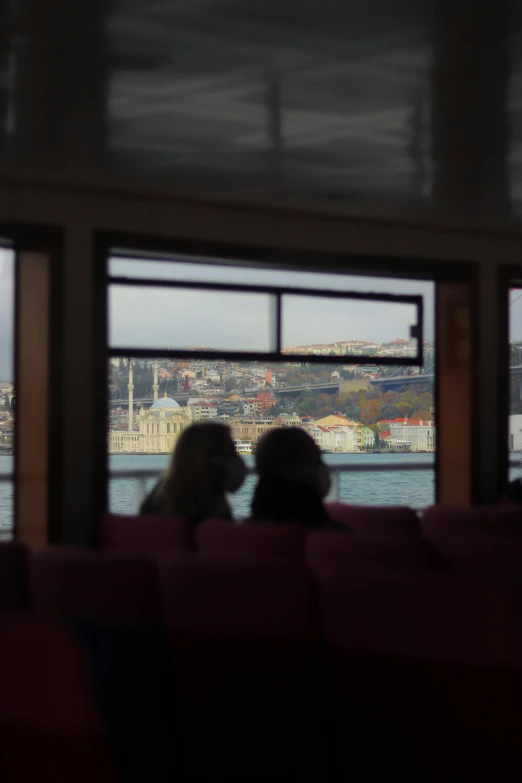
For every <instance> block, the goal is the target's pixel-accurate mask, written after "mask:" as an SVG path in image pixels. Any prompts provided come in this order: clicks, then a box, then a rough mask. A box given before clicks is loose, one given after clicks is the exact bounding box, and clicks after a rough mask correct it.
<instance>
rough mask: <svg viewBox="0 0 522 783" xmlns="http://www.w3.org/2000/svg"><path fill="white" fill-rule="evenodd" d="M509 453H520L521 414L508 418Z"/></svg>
mask: <svg viewBox="0 0 522 783" xmlns="http://www.w3.org/2000/svg"><path fill="white" fill-rule="evenodd" d="M508 448H509V450H510V451H522V414H519V413H517V414H513V415H511V416H510V417H509V445H508Z"/></svg>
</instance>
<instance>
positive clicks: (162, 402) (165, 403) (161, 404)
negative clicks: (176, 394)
mask: <svg viewBox="0 0 522 783" xmlns="http://www.w3.org/2000/svg"><path fill="white" fill-rule="evenodd" d="M159 408H181V405H180V404H179V403H178V402H176V400H173V399H172V397H167V392H165V396H164V397H160V399H159V400H156V402H155V403H153V404H152V405H151V406H150V409H151V410H158V409H159Z"/></svg>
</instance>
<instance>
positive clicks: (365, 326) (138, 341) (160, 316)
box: [0, 250, 522, 380]
mask: <svg viewBox="0 0 522 783" xmlns="http://www.w3.org/2000/svg"><path fill="white" fill-rule="evenodd" d="M110 271H111V273H112V274H113V275H121V276H131V277H143V276H148V277H151V278H158V279H162V278H163V279H166V278H167V279H174V278H175V279H178V280H201V281H207V282H231V283H244V284H252V285H256V284H259V285H262V284H265V285H267V284H268V285H275V286H277V285H281V286H292V287H303V288H316V289H325V290H354V291H372V292H381V293H383V292H385V293H395V294H421V295H422V296H423V297H424V308H425V316H424V331H425V337H426V338H427V339H433V335H434V312H433V311H434V291H435V287H434V284H433V283H431V282H428V281H422V280H410V279H408V280H399V279H389V278H376V277H362V276H353V275H339V274H335V275H332V274H328V273H317V272H297V273H296V272H288V271H284V270H272V269H256V268H253V267H241V268H240V269H238V268H237V267H232V266H228V267H227V266H218V265H211V264H203V263H184V262H183V261H181V260H179V261H177V263H172V262H168V261H167V262H166V261H151V260H138V261H136V260H132V259H113V260H112V261H111V263H110ZM521 305H522V300H521V304H520V305H518V306H516V310H515V309H513V311H512V312H513V314H515V315H517V318H516V319H515V321H516V328H517V330H518V334H519V337H520V339H522V306H521ZM271 307H272V304H271V302H270V298H269V297H267V296H265V295H258V294H243V293H240V294H238V293H233V294H221V293H219V294H216V293H215V292H212V293H209V292H192V291H187V290H183V291H181V290H179V289H178V290H172V289H171V290H168V289H146V288H130V287H123V286H120V287H118V286H114V287H113V288H112V290H111V292H110V293H109V341H110V344H111V345H113V346H121V347H127V346H128V347H135V348H139V347H141V348H172V349H175V348H180V349H182V348H194V347H198V346H205V347H213V348H222V349H227V348H228V349H236V350H241V349H252V350H270V348H271V347H272V345H271V339H272V335H271V320H270V315H271ZM514 307H515V306H514ZM414 320H415V309H414V308H413V307H412V306H411V305H402V304H401V305H397V304H393V305H390V304H382V303H375V302H356V301H353V300H332V299H327V298H318V299H316V298H310V297H289V298H285V300H284V302H283V347H296V346H298V345H308V344H311V343H331V342H336V341H338V340H347V339H360V340H368V341H370V342H377V343H382V342H385V341H388V340H391V339H394V338H396V337H402V338H405V339H407V338H408V337H409V327H410V325H411V324H412V323H413V322H414ZM13 321H14V254H13V252H12V251H10V250H0V380H12V379H13V374H14V371H13V351H12V344H13ZM513 339H516V338H513Z"/></svg>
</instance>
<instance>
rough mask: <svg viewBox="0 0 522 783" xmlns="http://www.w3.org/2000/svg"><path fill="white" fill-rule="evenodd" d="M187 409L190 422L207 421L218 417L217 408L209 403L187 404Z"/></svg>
mask: <svg viewBox="0 0 522 783" xmlns="http://www.w3.org/2000/svg"><path fill="white" fill-rule="evenodd" d="M187 408H188V409H189V411H190V417H191V419H192V421H208V420H209V419H217V416H218V406H217V405H214V404H213V403H211V402H202V401H199V402H194V403H192V404H190V403H189V404H188V405H187Z"/></svg>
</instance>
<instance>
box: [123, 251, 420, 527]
mask: <svg viewBox="0 0 522 783" xmlns="http://www.w3.org/2000/svg"><path fill="white" fill-rule="evenodd" d="M109 273H110V276H111V277H112V278H113V280H112V281H111V278H109V280H108V284H109V289H110V293H109V300H108V301H109V324H110V327H109V342H110V347H109V377H110V381H109V414H110V415H109V438H108V443H109V452H110V459H109V464H110V470H111V481H110V492H109V497H110V510H111V511H113V512H119V513H135V512H136V510H137V508H138V506H139V502H140V500H141V499H142V498H143V496H144V493H145V492H147V491H150V489H151V488H152V487H153V486H154V482H155V481H156V480H157V477H158V476H159V475H160V474H161V472H162V471H164V470H165V469H166V468H167V466H168V464H169V459H170V452H171V449H172V446H173V444H175V442H176V441H177V437H169V438H168V440H167V438H166V437H165V433H167V432H171V433H174V435H175V436H178V435H179V433H180V432H181V431H182V429H183V428H184V427H186V426H188V425H189V424H190V423H191V422H193V421H195V420H198V419H203V418H205V419H208V418H209V410H213V408H209V405H212V406H215V408H216V412H217V417H218V420H223V421H226V422H227V424H228V426H229V427H230V428H231V431H232V434H233V436H234V437H235V438H236V439H237V440H238V441H241V443H238V444H237V446H238V450H240V451H241V453H242V454H243V455H244V458H245V460H246V462H247V464H248V465H249V467H252V468H253V467H254V455H253V452H254V451H255V448H256V445H257V442H258V440H259V438H260V437H262V435H263V434H264V433H265V432H266V431H270V430H271V429H272V428H274V427H281V426H288V427H291V426H301V427H303V428H304V429H306V430H307V431H308V433H309V434H310V436H311V437H312V438H313V439H314V440H315V441H316V443H317V444H318V445H319V446H320V447H321V448H322V450H323V452H324V458H325V460H326V462H327V463H328V465H329V467H330V468H331V471H332V475H333V477H334V481H333V490H332V494H331V497H330V499H340V500H342V501H345V502H351V503H371V504H377V505H382V504H399V505H410V506H413V507H415V508H420V507H423V506H426V505H429V504H430V503H433V502H434V500H435V482H434V468H435V455H434V449H435V426H434V422H435V410H434V396H433V390H434V361H435V346H434V298H435V297H434V293H435V285H434V283H432V282H430V281H420V280H411V279H408V280H403V279H391V278H382V277H362V276H354V275H339V274H331V273H328V272H325V273H317V272H313V273H312V272H291V271H288V270H282V269H269V268H268V269H267V268H265V269H259V268H256V267H253V266H248V265H244V266H241V265H238V264H237V263H236V264H229V265H224V264H223V263H222V262H221V263H219V264H217V263H202V262H201V261H200V262H199V263H191V262H190V261H189V260H187V259H185V260H183V259H174V260H169V261H166V260H157V259H137V258H131V259H126V258H123V257H118V258H113V259H111V260H110V263H109ZM126 279H132V280H133V283H132V284H131V285H125V280H126ZM143 280H147V281H148V282H147V283H146V284H145V285H141V284H140V281H143ZM156 280H158V281H163V282H165V281H170V282H174V283H176V282H177V283H187V284H190V285H192V284H193V283H202V284H203V285H204V284H208V283H210V284H219V285H223V284H225V283H227V284H228V283H229V284H231V285H232V286H237V284H238V282H240V283H241V284H248V285H255V286H259V287H260V288H262V287H263V286H265V287H266V288H267V292H266V293H263V292H262V291H261V292H259V293H252V292H251V291H248V292H247V291H240V292H239V291H230V292H227V291H214V290H213V291H211V292H209V291H206V290H199V289H197V290H194V289H192V288H190V287H189V288H186V289H181V288H176V287H173V288H169V287H161V286H156V285H155V284H154V281H156ZM151 281H152V282H151ZM274 287H279V289H281V291H282V292H283V293H281V294H280V303H281V308H280V326H281V330H280V338H281V340H280V345H281V348H282V350H283V351H285V350H288V349H290V348H293V347H296V346H298V347H300V348H302V349H304V350H303V352H302V353H300V354H298V358H297V359H296V355H295V354H294V355H288V354H286V355H285V354H284V353H282V354H281V355H279V356H277V357H274V356H272V357H267V356H263V357H261V356H259V355H255V356H249V350H250V349H252V351H254V352H255V351H260V352H265V351H267V352H268V351H272V350H273V347H274V312H277V311H275V310H274V306H273V305H274V302H273V299H274V294H273V289H274ZM285 288H287V289H288V290H289V291H290V293H284V289H285ZM299 288H302V289H303V291H307V290H308V291H310V290H311V289H314V294H315V292H321V291H325V292H326V291H329V292H335V293H336V294H338V293H340V292H346V293H348V294H349V293H350V292H363V293H366V292H373V293H378V294H384V295H386V296H388V295H391V300H390V301H388V300H383V299H381V300H375V299H373V298H372V299H354V298H350V297H346V298H337V296H334V297H333V298H329V297H327V296H326V295H325V296H321V295H320V293H318V294H317V295H314V296H310V295H306V296H305V295H301V294H299V292H298V290H297V289H299ZM187 294H190V297H189V299H187V298H186V297H187ZM143 297H145V298H146V302H145V300H144V299H143ZM201 297H203V299H202V298H201ZM229 297H231V298H230V299H229ZM394 297H403V299H404V298H405V297H409V298H410V300H408V301H403V299H396V298H394ZM415 297H421V298H422V304H423V324H422V326H423V338H424V340H423V345H422V349H423V356H424V365H423V366H422V367H419V366H414V365H413V364H412V358H413V357H414V356H415V354H416V351H417V349H418V347H419V346H418V345H417V344H416V342H417V341H416V338H415V337H414V336H413V337H412V332H411V327H412V326H413V327H414V326H415V325H416V321H417V317H418V313H419V310H418V306H417V304H416V303H415V302H414V301H413V299H414V298H415ZM187 301H189V303H190V307H188V308H187V307H185V303H186V302H187ZM196 301H199V302H200V303H201V302H203V301H204V304H202V305H201V306H197V307H196V306H195V304H194V303H195V302H196ZM149 314H152V315H151V318H149ZM318 345H321V346H326V347H327V348H328V346H330V348H331V346H333V348H331V350H326V349H325V350H324V351H323V350H321V351H319V352H317V353H315V354H314V346H318ZM176 349H179V352H178V353H176ZM228 351H234V352H241V355H237V356H233V357H230V356H229V355H228V353H227V352H228ZM212 354H215V355H212ZM382 357H386V359H387V361H388V364H387V365H386V366H383V365H382V364H379V359H380V358H382ZM392 362H393V363H392ZM131 374H132V380H131V379H130V376H131ZM130 385H132V387H133V388H132V400H131V404H130V405H129V386H130ZM151 413H152V415H154V416H158V418H159V421H162V420H164V418H163V417H165V418H166V420H167V425H166V428H165V429H163V430H161V429H160V428H159V427H158V428H153V429H152V432H153V434H152V437H150V436H149V437H146V436H145V433H146V432H148V429H146V426H147V427H148V424H147V419H148V417H149V416H150V415H151ZM210 415H211V414H210ZM169 417H171V418H169ZM219 417H222V418H219ZM268 417H270V418H271V423H268V424H267V423H266V419H267V418H268ZM261 419H264V421H261ZM178 425H179V426H178ZM169 427H170V428H171V429H169ZM118 431H119V433H118V440H117V439H116V433H117V432H118ZM131 433H132V434H131ZM116 443H118V446H116ZM116 452H117V453H116ZM412 465H413V466H415V467H416V468H418V467H419V466H420V468H421V470H419V469H416V470H409V466H412ZM373 466H375V469H371V470H368V468H369V467H370V468H372V467H373ZM390 467H392V468H399V470H396V469H395V470H389V468H390ZM133 471H134V476H132V475H130V474H132V472H133ZM119 472H120V473H122V472H124V473H125V476H122V477H121V478H118V473H119ZM255 483H256V479H255V476H249V477H248V479H247V481H246V482H245V485H244V486H243V487H242V488H241V490H240V491H239V492H238V493H236V494H235V495H233V496H232V497H231V503H232V507H233V511H234V514H235V516H238V517H244V516H248V514H249V511H250V503H251V499H252V494H253V490H254V487H255Z"/></svg>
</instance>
